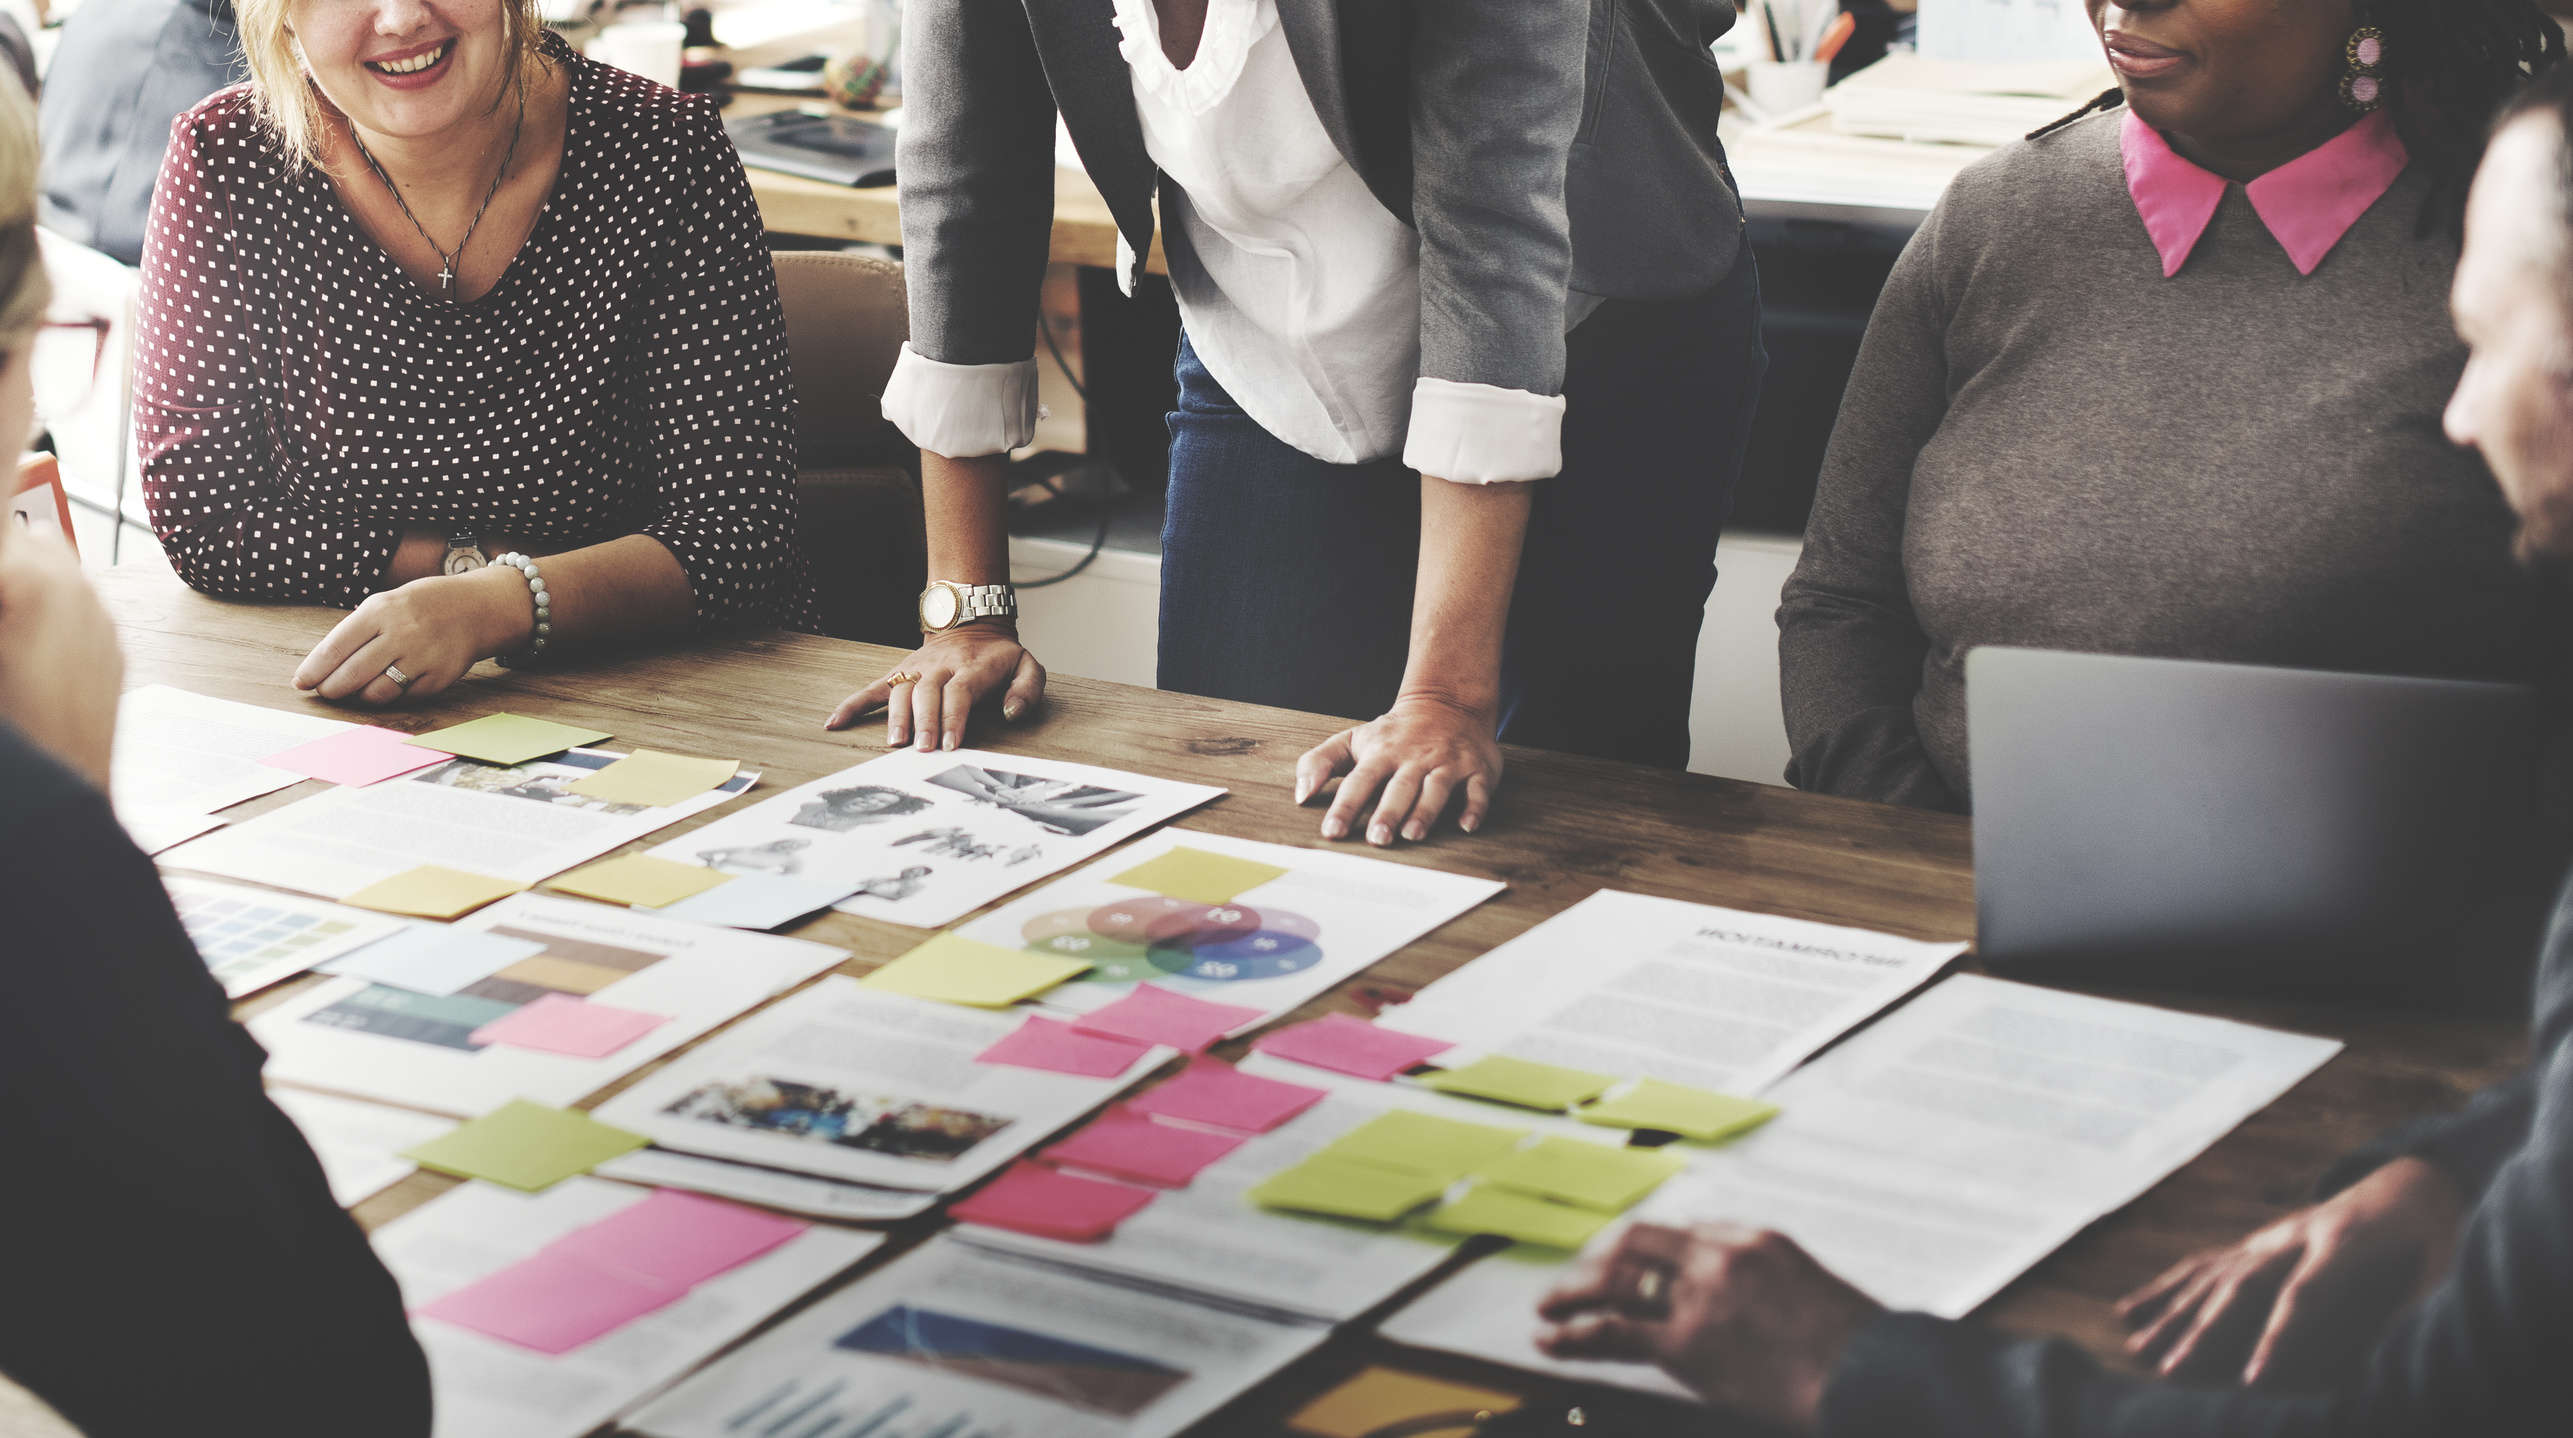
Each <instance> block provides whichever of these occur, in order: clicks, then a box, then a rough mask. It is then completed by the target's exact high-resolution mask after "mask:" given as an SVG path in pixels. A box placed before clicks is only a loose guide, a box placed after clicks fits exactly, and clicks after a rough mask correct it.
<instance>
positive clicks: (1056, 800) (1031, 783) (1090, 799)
mask: <svg viewBox="0 0 2573 1438" xmlns="http://www.w3.org/2000/svg"><path fill="white" fill-rule="evenodd" d="M929 782H930V783H932V784H936V785H938V786H939V787H941V788H946V789H953V790H955V791H956V792H957V793H959V794H962V795H964V796H965V797H967V798H969V799H972V800H975V801H976V802H978V803H984V804H990V805H992V806H994V807H996V808H1001V809H1007V810H1008V811H1010V812H1011V813H1013V814H1016V815H1018V816H1019V817H1020V818H1022V819H1025V820H1028V821H1029V822H1031V823H1034V824H1040V825H1043V826H1044V827H1045V828H1047V829H1050V830H1052V831H1053V832H1055V833H1057V834H1075V835H1077V834H1087V833H1089V832H1090V831H1091V830H1093V829H1098V828H1102V827H1105V826H1106V825H1109V824H1113V823H1115V822H1117V821H1118V820H1119V819H1122V818H1124V817H1126V815H1127V814H1129V813H1131V812H1132V810H1131V809H1129V808H1127V807H1125V806H1127V805H1131V804H1133V803H1135V802H1136V801H1137V800H1139V799H1141V798H1143V795H1141V794H1134V793H1129V792H1127V791H1125V790H1123V789H1102V788H1100V787H1099V786H1098V785H1096V784H1084V783H1081V782H1079V781H1078V780H1073V779H1040V778H1038V777H1036V776H1035V775H1033V774H1013V773H1010V772H1009V771H1008V770H1006V769H985V768H981V767H979V766H977V765H973V764H959V765H957V766H956V767H955V768H953V769H950V770H948V771H947V772H946V773H944V774H934V775H932V776H930V780H929Z"/></svg>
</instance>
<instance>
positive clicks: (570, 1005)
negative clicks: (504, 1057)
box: [473, 994, 670, 1059]
mask: <svg viewBox="0 0 2573 1438" xmlns="http://www.w3.org/2000/svg"><path fill="white" fill-rule="evenodd" d="M668 1022H670V1016H669V1015H667V1014H647V1013H645V1012H643V1011H642V1010H640V1009H620V1008H613V1007H610V1006H609V1005H607V1004H594V1003H591V1002H589V1001H588V1000H586V999H576V998H573V997H572V996H571V995H570V994H547V995H545V996H544V997H543V998H540V999H538V1000H537V1001H536V1002H534V1003H532V1004H522V1005H520V1006H519V1007H518V1008H517V1009H515V1010H513V1011H512V1012H510V1013H509V1014H508V1015H507V1016H505V1017H502V1018H497V1019H494V1020H492V1021H491V1022H490V1023H487V1024H484V1025H483V1026H482V1027H481V1028H478V1029H476V1030H474V1031H473V1041H474V1042H475V1043H477V1044H507V1045H509V1046H510V1047H512V1048H521V1049H541V1050H543V1051H544V1052H546V1053H549V1054H570V1055H571V1056H572V1057H574V1058H576V1059H603V1058H606V1057H607V1056H608V1055H609V1054H612V1053H615V1052H616V1051H617V1050H618V1049H621V1048H624V1047H625V1046H626V1045H627V1044H630V1043H632V1042H634V1041H635V1040H636V1039H639V1038H641V1037H643V1036H644V1035H645V1034H648V1033H650V1032H652V1031H653V1030H654V1029H657V1028H659V1027H661V1026H662V1025H663V1024H666V1023H668Z"/></svg>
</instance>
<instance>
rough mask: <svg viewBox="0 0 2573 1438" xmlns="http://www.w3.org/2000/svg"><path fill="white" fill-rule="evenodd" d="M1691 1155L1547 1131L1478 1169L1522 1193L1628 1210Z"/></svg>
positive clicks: (1490, 1179) (1604, 1209)
mask: <svg viewBox="0 0 2573 1438" xmlns="http://www.w3.org/2000/svg"><path fill="white" fill-rule="evenodd" d="M1686 1167H1688V1161H1687V1160H1686V1159H1683V1158H1680V1157H1678V1156H1676V1155H1673V1154H1667V1153H1664V1152H1662V1151H1661V1150H1659V1149H1651V1148H1610V1147H1608V1146H1607V1145H1606V1144H1597V1143H1583V1142H1582V1141H1581V1140H1580V1139H1577V1138H1554V1137H1547V1138H1542V1139H1539V1140H1537V1141H1536V1142H1535V1143H1533V1144H1530V1145H1528V1146H1527V1147H1526V1148H1514V1149H1512V1150H1510V1151H1509V1152H1508V1153H1505V1154H1502V1155H1501V1156H1500V1157H1498V1158H1495V1159H1491V1160H1489V1161H1487V1162H1485V1163H1483V1164H1481V1165H1480V1166H1478V1167H1477V1168H1476V1169H1475V1170H1474V1171H1475V1172H1476V1173H1477V1174H1480V1175H1481V1176H1482V1177H1483V1178H1484V1179H1485V1180H1486V1181H1488V1182H1491V1183H1497V1184H1499V1185H1501V1186H1502V1187H1503V1188H1511V1189H1516V1190H1518V1191H1519V1192H1521V1193H1534V1194H1541V1195H1543V1196H1544V1197H1547V1198H1555V1199H1561V1200H1563V1201H1564V1202H1566V1203H1577V1204H1580V1205H1581V1206H1582V1207H1584V1208H1595V1209H1599V1210H1601V1211H1602V1212H1606V1213H1624V1212H1625V1211H1626V1209H1627V1208H1628V1206H1629V1205H1631V1204H1633V1203H1634V1202H1635V1200H1637V1199H1639V1198H1642V1197H1643V1196H1644V1195H1645V1194H1648V1193H1651V1192H1652V1191H1653V1190H1654V1189H1655V1188H1657V1187H1659V1186H1660V1185H1661V1182H1662V1180H1663V1179H1666V1178H1669V1177H1670V1176H1671V1175H1672V1174H1675V1173H1677V1172H1679V1171H1680V1170H1681V1169H1683V1168H1686Z"/></svg>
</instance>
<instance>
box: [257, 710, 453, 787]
mask: <svg viewBox="0 0 2573 1438" xmlns="http://www.w3.org/2000/svg"><path fill="white" fill-rule="evenodd" d="M442 752H443V751H440V750H434V749H423V748H421V747H420V746H419V745H417V744H414V743H412V742H411V736H410V735H408V734H404V733H402V732H400V731H399V730H395V729H385V728H381V727H379V726H377V725H374V724H357V725H352V726H351V727H349V728H347V729H343V730H341V731H340V732H339V733H337V734H333V735H331V736H330V737H329V738H327V739H315V740H313V741H312V742H311V743H309V744H298V745H296V746H295V747H294V748H292V749H287V750H282V751H280V752H278V753H275V754H270V755H268V756H266V757H265V758H263V759H261V760H260V761H259V762H260V763H262V764H265V765H267V766H268V767H269V768H271V769H284V770H286V771H287V772H289V773H293V774H301V775H304V776H305V777H306V778H310V779H322V780H326V781H328V782H330V783H333V784H373V783H376V782H378V781H380V780H385V779H393V778H398V777H400V776H402V775H404V774H409V773H413V772H415V771H417V770H421V769H426V768H428V767H429V766H430V765H432V764H438V763H443V762H445V761H444V760H443V759H442V758H441V757H440V755H441V753H442Z"/></svg>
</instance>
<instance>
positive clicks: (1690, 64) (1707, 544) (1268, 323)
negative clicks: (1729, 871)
mask: <svg viewBox="0 0 2573 1438" xmlns="http://www.w3.org/2000/svg"><path fill="white" fill-rule="evenodd" d="M1732 22H1733V11H1732V8H1731V7H1730V5H1728V4H1726V3H1724V0H911V3H910V6H909V8H908V14H907V19H906V29H907V41H906V44H907V49H906V54H905V98H906V101H907V104H906V110H905V113H906V117H907V118H906V121H905V125H904V129H903V134H902V149H901V156H900V162H899V164H898V167H897V169H898V173H899V175H900V177H901V178H900V185H901V194H902V214H903V221H902V225H903V248H904V258H905V261H906V267H907V271H908V276H909V285H910V297H911V342H910V344H909V346H907V347H906V349H905V351H904V354H903V357H902V360H901V363H900V365H899V366H898V367H897V368H896V370H895V372H894V376H893V379H892V381H891V382H890V383H889V384H888V385H887V387H886V391H885V395H884V412H885V414H886V417H887V418H889V419H891V420H892V421H893V422H894V423H895V424H897V425H898V426H900V427H901V428H902V429H903V431H904V432H905V433H906V434H908V435H909V436H910V437H911V438H912V439H913V440H914V441H915V442H916V443H918V444H919V445H920V446H921V450H922V458H921V464H922V478H923V481H924V488H925V491H926V499H927V505H928V516H929V574H930V580H931V583H930V587H929V589H928V590H927V591H926V592H925V593H924V594H923V596H922V605H921V619H922V628H923V630H924V631H926V632H927V635H928V638H927V641H926V642H925V643H924V644H923V645H922V646H921V648H920V649H919V650H918V651H916V652H915V653H913V654H912V655H911V656H910V657H909V658H908V659H906V660H905V661H904V662H903V664H902V665H901V667H900V668H899V669H897V670H896V671H894V672H893V673H891V674H888V675H886V676H884V677H883V678H880V679H878V680H876V681H875V682H874V683H872V684H869V685H868V686H866V687H865V688H863V689H861V690H859V691H858V692H857V693H855V694H853V695H851V696H850V697H849V700H848V701H847V702H846V703H844V704H843V705H841V706H840V708H839V709H838V711H836V712H835V713H834V714H833V715H832V716H831V720H830V723H831V725H832V727H834V728H837V727H842V726H845V725H847V724H850V723H853V722H854V721H855V720H856V718H857V717H858V715H860V714H862V713H865V712H867V711H868V710H870V709H872V708H874V707H875V706H877V705H880V704H881V705H886V706H887V708H888V714H887V720H886V727H887V740H888V742H890V743H893V744H903V743H906V742H909V743H914V744H916V745H917V746H918V747H920V748H922V749H928V748H933V747H936V746H938V745H940V744H942V743H943V744H944V745H945V746H946V747H949V748H953V747H955V745H956V744H957V743H958V742H960V740H961V738H962V736H963V733H964V728H965V720H966V715H967V713H968V711H969V710H970V709H971V708H972V707H973V705H974V704H975V703H976V702H977V701H979V700H984V699H988V698H991V697H993V696H995V695H997V696H999V697H1000V699H1001V708H1002V713H1003V715H1004V716H1005V717H1009V718H1015V717H1017V716H1018V715H1019V714H1020V713H1022V712H1024V711H1025V709H1026V708H1027V706H1028V705H1029V704H1031V703H1033V702H1034V701H1035V700H1036V698H1037V697H1038V695H1039V694H1040V693H1041V692H1042V691H1043V688H1044V683H1045V671H1044V669H1043V667H1042V666H1040V665H1039V664H1038V663H1037V661H1036V659H1035V657H1034V656H1032V655H1030V654H1029V653H1028V652H1027V650H1026V649H1025V648H1024V647H1022V646H1021V645H1020V643H1019V642H1018V637H1017V633H1016V625H1015V616H1016V605H1015V596H1014V595H1013V594H1012V593H1011V591H1010V589H1009V585H1008V578H1009V571H1008V540H1007V534H1006V531H1005V528H1004V524H1003V517H1004V507H1003V490H1004V481H1003V477H1002V474H1003V466H1004V464H1005V462H1006V456H1007V452H1008V451H1009V450H1010V449H1012V448H1014V447H1016V446H1019V445H1023V444H1025V443H1027V442H1028V440H1029V437H1030V435H1031V433H1032V431H1033V429H1034V426H1035V421H1036V365H1035V360H1034V353H1033V351H1034V335H1035V331H1036V313H1037V289H1038V285H1039V283H1040V282H1041V280H1042V278H1043V275H1044V270H1045V259H1046V247H1047V239H1048V235H1049V233H1050V230H1051V225H1052V209H1053V195H1054V187H1053V173H1052V172H1053V163H1054V162H1053V133H1054V116H1055V113H1056V111H1057V109H1058V108H1059V109H1060V111H1061V113H1062V116H1063V120H1064V123H1065V125H1066V126H1067V127H1068V128H1069V130H1070V132H1071V135H1072V139H1073V143H1074V144H1075V145H1076V146H1078V148H1079V150H1080V152H1081V156H1082V160H1083V163H1084V165H1085V166H1086V167H1087V168H1088V170H1089V172H1090V175H1091V178H1092V179H1093V180H1095V181H1096V182H1097V183H1098V186H1099V189H1100V191H1101V193H1102V194H1103V195H1104V196H1105V197H1106V199H1107V202H1108V207H1109V209H1110V211H1111V212H1112V213H1113V214H1114V216H1115V217H1116V221H1117V227H1118V231H1119V234H1120V238H1121V243H1120V246H1119V255H1118V277H1119V280H1120V282H1121V283H1122V284H1123V285H1124V286H1125V288H1126V289H1127V291H1128V292H1129V293H1131V292H1132V290H1133V285H1134V281H1135V278H1136V276H1137V275H1138V274H1139V273H1140V271H1141V268H1142V260H1141V256H1143V255H1144V254H1146V253H1147V252H1148V251H1149V250H1150V249H1151V242H1152V237H1153V222H1154V216H1153V200H1154V197H1155V193H1156V191H1158V194H1159V198H1160V202H1161V216H1162V220H1163V222H1164V225H1165V227H1166V228H1165V229H1164V231H1163V234H1162V240H1163V246H1164V250H1165V252H1166V254H1167V255H1168V258H1169V264H1170V275H1171V284H1172V287H1173V289H1174V290H1175V291H1176V292H1177V295H1178V299H1179V305H1180V313H1181V316H1182V318H1183V320H1184V322H1185V329H1186V333H1185V336H1184V338H1183V340H1182V343H1181V346H1180V351H1179V358H1178V374H1179V404H1178V409H1177V411H1176V412H1175V413H1173V414H1172V416H1171V437H1172V445H1171V479H1170V505H1169V519H1168V521H1167V526H1166V528H1165V530H1164V532H1163V543H1162V600H1161V605H1162V607H1161V635H1160V646H1161V648H1160V683H1161V686H1162V687H1163V688H1165V689H1172V690H1179V691H1183V692H1187V693H1193V694H1206V695H1213V696H1216V697H1221V698H1227V699H1239V700H1245V701H1249V702H1253V703H1262V704H1275V705H1283V706H1287V707H1291V708H1297V709H1309V710H1319V711H1322V712H1326V713H1334V714H1340V715H1345V716H1347V717H1350V718H1352V719H1356V720H1360V721H1363V722H1360V723H1358V724H1357V725H1355V726H1354V727H1352V728H1350V729H1347V730H1345V731H1343V732H1342V733H1340V734H1338V735H1335V736H1333V737H1332V738H1331V739H1330V740H1329V741H1327V742H1326V743H1324V744H1322V745H1321V746H1319V747H1317V748H1315V749H1314V750H1313V751H1311V752H1310V753H1308V754H1306V755H1305V756H1304V757H1303V759H1302V761H1301V762H1300V763H1299V764H1298V765H1297V769H1296V793H1297V799H1298V802H1304V801H1306V800H1308V799H1310V798H1312V797H1313V796H1314V795H1316V794H1317V793H1319V792H1321V791H1322V790H1323V789H1324V788H1325V787H1326V786H1327V785H1328V784H1329V783H1330V781H1331V779H1332V778H1333V777H1334V776H1338V775H1346V777H1345V778H1344V779H1343V781H1342V783H1341V784H1340V786H1339V789H1338V793H1337V795H1336V797H1335V798H1334V800H1333V802H1332V804H1331V806H1330V809H1329V812H1328V813H1327V814H1326V816H1325V817H1324V820H1323V824H1322V832H1323V834H1324V836H1325V837H1327V838H1339V837H1342V836H1344V835H1346V834H1348V833H1350V832H1351V831H1352V830H1353V828H1356V827H1358V826H1359V823H1360V811H1361V810H1362V809H1363V808H1364V807H1365V806H1366V804H1367V802H1368V801H1369V800H1370V799H1375V800H1376V801H1377V802H1376V804H1375V809H1374V813H1373V815H1372V816H1371V817H1368V818H1366V819H1365V820H1364V829H1365V832H1366V836H1367V838H1368V840H1369V841H1370V842H1372V843H1376V844H1380V845H1381V844H1390V843H1392V842H1394V840H1395V838H1396V836H1397V835H1400V836H1401V837H1403V838H1408V839H1419V838H1422V837H1424V836H1425V835H1426V834H1427V833H1428V832H1429V829H1430V826H1431V825H1432V824H1433V823H1435V822H1436V821H1437V819H1438V818H1439V816H1440V815H1441V814H1442V813H1443V812H1445V811H1446V810H1447V809H1448V808H1449V807H1450V806H1451V805H1452V804H1455V805H1461V808H1460V809H1459V812H1458V816H1457V817H1458V822H1459V824H1460V825H1461V826H1462V827H1463V828H1465V829H1466V830H1468V831H1471V830H1472V829H1474V828H1475V827H1476V826H1478V825H1479V824H1480V823H1481V822H1482V820H1483V817H1484V814H1485V812H1486V811H1487V809H1488V807H1489V805H1490V803H1491V798H1492V792H1493V789H1494V787H1495V785H1496V784H1497V782H1498V781H1499V779H1500V775H1501V752H1500V747H1499V742H1500V741H1501V740H1507V741H1510V742H1513V743H1523V744H1533V745H1537V746H1541V747H1545V748H1551V749H1559V750H1568V751H1573V752H1579V753H1587V754H1597V755H1604V756H1609V757H1616V758H1624V759H1632V760H1639V761H1643V762H1648V763H1655V764H1662V765H1667V766H1670V767H1674V768H1676V767H1679V766H1681V765H1683V764H1685V763H1686V762H1687V758H1688V703H1689V693H1690V689H1691V684H1692V678H1693V675H1692V669H1693V661H1694V658H1695V654H1696V648H1697V632H1698V625H1699V621H1700V617H1701V615H1702V613H1703V610H1704V606H1705V602H1706V596H1707V593H1708V591H1709V589H1710V588H1711V587H1712V586H1713V584H1714V582H1715V563H1714V560H1715V542H1716V536H1717V534H1718V532H1719V531H1720V530H1721V528H1722V527H1723V523H1724V519H1725V516H1726V514H1727V513H1728V512H1729V511H1730V509H1731V507H1732V495H1733V484H1734V480H1735V477H1736V475H1737V473H1738V472H1739V469H1740V466H1741V456H1742V440H1743V435H1744V433H1745V431H1746V430H1747V429H1748V427H1749V425H1750V420H1751V413H1752V409H1753V406H1754V404H1755V402H1756V401H1757V398H1758V393H1759V384H1760V374H1761V370H1762V367H1763V365H1764V363H1765V361H1764V359H1763V357H1762V354H1761V351H1760V342H1759V301H1758V290H1757V277H1756V276H1755V274H1754V272H1753V268H1752V263H1751V259H1750V250H1749V247H1748V246H1747V245H1745V244H1744V243H1743V239H1742V217H1741V208H1740V205H1739V203H1738V202H1737V200H1736V198H1735V195H1734V192H1733V185H1732V178H1731V175H1730V174H1729V173H1728V172H1727V171H1726V169H1725V166H1724V157H1723V151H1722V148H1721V147H1720V145H1719V144H1718V142H1717V140H1716V117H1717V113H1718V111H1719V110H1720V109H1721V108H1722V104H1723V82H1722V77H1721V75H1720V73H1719V71H1718V69H1717V66H1716V63H1715V60H1714V59H1713V57H1712V56H1710V55H1709V54H1708V53H1707V48H1706V47H1707V43H1708V42H1709V41H1710V40H1713V39H1714V38H1715V37H1716V36H1718V35H1720V34H1722V33H1723V32H1724V31H1725V30H1726V29H1728V28H1729V27H1730V26H1731V24H1732ZM1540 481H1542V482H1540Z"/></svg>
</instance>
